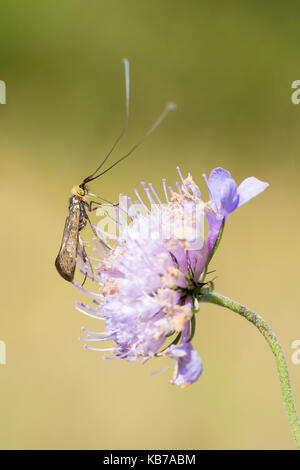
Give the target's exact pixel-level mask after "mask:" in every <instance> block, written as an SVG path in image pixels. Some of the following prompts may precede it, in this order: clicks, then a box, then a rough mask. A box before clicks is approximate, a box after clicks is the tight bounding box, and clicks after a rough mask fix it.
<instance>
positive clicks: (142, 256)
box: [77, 169, 266, 387]
mask: <svg viewBox="0 0 300 470" xmlns="http://www.w3.org/2000/svg"><path fill="white" fill-rule="evenodd" d="M178 171H179V169H178ZM179 175H180V177H181V182H182V184H181V185H180V184H179V183H177V184H176V186H177V191H176V192H175V191H174V190H173V189H172V188H171V187H169V188H168V189H167V186H166V182H165V180H163V190H164V194H165V202H162V201H161V200H160V198H159V196H158V195H157V193H156V191H155V189H154V188H153V186H152V185H151V184H149V185H148V186H146V184H145V183H142V186H143V189H144V191H145V194H146V197H147V200H148V203H147V204H145V202H144V201H143V199H142V197H141V196H140V194H139V192H138V191H137V190H135V194H136V197H137V200H136V201H135V202H133V201H132V200H131V199H130V198H125V197H123V196H120V204H119V207H118V208H116V216H117V220H116V225H115V226H116V228H118V233H117V234H115V235H112V234H110V235H108V234H107V233H105V232H104V231H103V230H102V229H101V228H99V227H95V229H97V230H98V233H99V237H101V238H102V240H103V241H101V239H100V238H99V239H98V240H96V239H95V244H96V248H95V251H96V252H97V254H98V257H97V258H94V260H95V262H94V264H93V270H92V271H91V270H89V266H85V271H88V274H89V277H91V278H92V280H93V281H94V282H96V283H97V285H98V289H97V292H96V293H89V292H88V291H86V290H85V289H84V288H83V287H80V288H81V290H83V291H84V292H86V293H88V294H89V295H91V296H92V297H93V302H94V306H93V307H90V306H87V305H84V304H78V305H77V308H78V310H80V311H81V312H83V313H85V314H86V315H88V316H91V317H95V318H99V319H101V320H103V321H104V322H105V331H103V332H100V333H98V332H92V331H89V330H86V329H83V331H84V332H85V338H84V339H82V340H83V341H86V342H88V343H89V344H91V343H94V342H101V341H105V342H107V341H110V342H112V346H111V347H108V348H107V347H105V348H94V347H91V346H87V345H86V348H88V349H93V350H96V351H110V353H111V356H110V358H115V359H118V358H119V359H124V358H127V359H128V360H129V361H135V360H137V359H139V358H142V359H143V361H146V360H148V359H150V358H155V357H161V356H164V357H169V358H172V359H173V362H172V364H174V363H175V370H174V375H173V379H172V380H171V383H174V384H176V385H180V386H181V387H185V386H187V385H189V384H191V383H194V382H195V381H196V380H198V378H199V377H200V375H201V373H202V370H203V367H202V362H201V360H200V358H199V356H198V354H197V352H196V350H195V349H194V348H193V346H192V344H191V340H192V337H191V333H190V332H191V331H192V330H193V328H192V322H193V321H194V315H195V310H196V303H197V296H196V292H197V295H199V289H201V287H202V286H203V285H204V283H200V282H199V278H200V275H201V273H202V272H203V271H204V269H205V266H206V262H207V259H208V256H209V251H210V248H211V240H212V237H213V236H215V235H216V234H217V231H216V228H217V223H218V224H219V223H220V221H221V222H222V219H223V217H224V216H225V217H227V216H228V214H229V213H230V212H232V211H233V210H234V209H235V208H236V207H238V206H239V205H242V204H244V203H245V202H246V201H247V200H248V199H250V198H251V197H254V195H256V194H258V192H260V191H262V190H263V189H264V188H263V189H261V186H259V183H260V182H259V181H258V180H256V179H255V178H248V179H247V180H245V181H244V182H243V183H242V184H241V185H240V186H239V188H236V185H235V182H234V181H233V180H232V179H231V177H230V174H229V173H228V172H226V171H225V170H222V169H216V170H214V171H213V172H212V173H211V175H210V178H209V181H208V185H209V191H210V196H211V201H210V202H209V203H205V202H203V200H202V198H201V193H200V191H199V188H198V187H197V185H196V184H195V183H194V181H193V179H192V177H191V176H188V178H186V179H183V178H182V176H181V173H180V171H179ZM260 184H263V185H266V184H265V183H260ZM264 187H266V186H264ZM204 216H206V217H207V219H208V221H209V235H208V238H207V240H205V237H204V233H203V225H204V224H203V219H204ZM111 218H112V217H111ZM216 222H217V223H216ZM214 230H215V232H214ZM109 239H110V240H112V241H109ZM78 262H79V261H78Z"/></svg>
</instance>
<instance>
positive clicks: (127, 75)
mask: <svg viewBox="0 0 300 470" xmlns="http://www.w3.org/2000/svg"><path fill="white" fill-rule="evenodd" d="M122 62H123V63H124V68H125V93H126V119H125V124H124V127H123V129H122V132H121V134H120V135H119V137H118V138H117V139H116V141H115V143H114V145H113V146H112V148H111V149H110V151H109V152H108V154H107V155H106V157H105V158H104V160H103V161H102V163H101V164H100V165H99V166H98V168H97V169H96V170H95V171H94V172H93V173H92V174H91V175H90V176H87V177H86V178H85V179H84V180H83V182H82V183H81V184H83V185H84V184H87V183H88V182H89V181H92V180H93V179H94V178H93V176H94V175H95V174H96V173H97V172H98V171H99V170H100V169H101V168H102V166H103V165H104V163H105V162H106V161H107V159H108V157H109V156H110V155H111V153H112V152H113V151H114V149H115V147H116V146H117V144H118V143H119V142H120V140H121V139H122V137H123V135H124V134H125V132H126V129H127V126H128V119H129V99H130V70H129V61H128V59H123V60H122Z"/></svg>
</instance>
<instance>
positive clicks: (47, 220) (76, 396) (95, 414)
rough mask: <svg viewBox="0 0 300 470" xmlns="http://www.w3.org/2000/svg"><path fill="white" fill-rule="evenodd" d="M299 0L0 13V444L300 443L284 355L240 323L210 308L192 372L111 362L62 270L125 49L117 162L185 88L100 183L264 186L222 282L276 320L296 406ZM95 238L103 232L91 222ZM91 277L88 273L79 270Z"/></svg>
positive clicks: (42, 6) (104, 4)
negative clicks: (227, 175)
mask: <svg viewBox="0 0 300 470" xmlns="http://www.w3.org/2000/svg"><path fill="white" fill-rule="evenodd" d="M299 10H300V6H299V3H298V2H296V1H287V2H279V1H273V2H268V1H259V2H258V1H234V2H233V1H227V2H221V1H217V2H216V1H208V0H206V1H199V0H198V1H197V0H195V1H191V0H186V1H185V2H178V1H177V2H174V1H171V0H160V1H158V0H152V1H134V0H127V1H121V0H110V1H95V0H90V1H89V2H84V1H77V0H72V1H70V0H69V1H66V0H60V1H56V0H54V1H53V0H51V1H48V0H47V1H43V2H38V1H26V2H25V1H9V2H8V1H4V2H2V5H1V15H0V79H1V80H4V81H5V82H6V85H7V104H6V105H1V106H0V116H1V126H0V135H1V138H0V155H1V200H2V208H1V218H2V230H1V265H2V270H1V292H2V294H1V325H0V326H1V329H0V339H1V340H3V341H5V343H6V348H7V364H6V365H1V366H0V390H1V401H0V417H1V427H0V447H1V448H2V449H16V448H19V449H51V448H52V449H54V448H55V449H66V448H70V449H80V448H81V449H92V448H98V449H118V448H119V449H120V448H121V449H140V448H144V449H167V448H169V449H216V448H219V449H229V448H230V449H254V448H257V449H264V448H271V449H278V448H284V449H289V448H291V449H293V448H295V445H294V442H293V438H292V437H291V433H290V429H289V425H288V420H287V416H286V414H285V409H284V406H283V403H282V400H281V393H280V387H279V382H278V377H277V372H276V368H275V363H274V360H273V357H272V354H271V351H270V350H269V348H268V346H267V344H266V342H265V341H264V339H263V338H262V337H261V336H260V334H259V333H258V332H257V331H256V330H255V328H253V327H252V326H251V325H250V324H249V323H247V322H246V321H245V320H244V319H242V318H239V317H238V316H237V315H235V314H233V313H232V312H230V311H226V310H223V309H221V308H219V307H216V306H212V305H207V306H203V308H202V311H201V312H200V314H199V316H198V323H197V333H196V337H195V340H194V345H195V347H196V348H197V350H198V352H199V354H200V356H201V358H202V360H203V363H204V373H203V375H202V377H201V379H200V380H199V381H198V383H196V384H194V385H193V386H191V387H189V388H187V389H184V390H182V389H180V388H176V387H175V386H171V385H170V384H169V383H168V379H169V378H170V376H171V371H170V370H169V371H168V372H165V373H162V374H159V375H157V376H155V377H149V374H150V372H152V371H154V370H157V369H159V368H160V367H161V366H162V365H165V364H166V363H167V362H166V363H165V362H163V361H152V362H151V361H150V362H149V363H147V364H146V365H144V366H142V365H141V364H140V363H135V364H129V363H127V362H125V361H103V360H102V356H101V353H99V354H98V353H95V352H91V351H86V350H84V349H83V345H82V343H80V342H79V341H78V336H79V335H80V328H81V327H82V326H85V327H87V328H89V329H92V330H93V329H101V325H100V324H98V323H99V322H97V321H96V320H93V319H89V318H87V317H84V316H83V315H81V314H80V313H79V312H77V311H76V310H75V309H74V304H75V301H76V300H77V299H80V300H86V299H85V298H84V297H83V296H82V295H81V293H80V292H79V291H77V290H76V289H75V288H74V287H72V286H71V285H70V284H68V283H66V282H64V281H63V280H62V279H61V278H60V277H59V276H58V274H57V272H56V270H55V268H54V259H55V257H56V255H57V251H58V248H59V245H60V241H61V236H62V230H63V226H64V220H65V216H66V213H67V199H68V197H69V195H70V189H71V187H72V186H73V185H75V184H78V183H80V182H81V180H82V178H83V177H85V176H87V175H88V174H90V173H91V172H92V171H93V170H94V169H95V167H96V166H97V164H98V162H99V159H100V160H101V158H102V157H103V156H104V155H105V153H106V152H107V151H108V150H109V148H110V146H111V145H112V143H113V141H114V139H115V137H116V136H117V134H118V133H119V131H120V129H121V127H122V124H123V121H124V114H125V113H124V79H123V66H122V63H121V59H122V58H123V57H127V58H128V59H129V60H130V62H131V73H132V74H131V116H130V125H129V129H128V133H127V135H126V137H125V138H124V139H123V141H122V143H121V145H120V147H119V149H118V151H117V152H116V153H115V158H116V157H117V156H121V155H122V154H123V153H124V152H125V151H126V150H127V149H128V148H129V147H130V145H132V144H134V143H135V142H136V141H137V140H138V139H139V137H140V136H141V135H142V134H143V133H144V132H145V131H146V130H147V129H148V128H149V126H150V125H151V123H152V122H153V120H154V119H155V118H156V117H157V115H158V114H159V112H160V111H161V109H162V108H163V106H164V104H165V103H166V102H167V101H170V100H174V101H176V102H177V105H178V109H177V111H176V113H172V114H171V115H170V116H169V117H168V119H167V120H166V121H165V122H164V123H163V124H162V125H161V127H160V128H159V129H158V130H157V131H156V132H155V134H154V135H153V136H152V137H151V138H150V139H149V140H148V141H147V142H146V143H145V144H144V145H143V146H142V147H141V148H140V149H139V150H138V151H137V152H136V153H135V155H134V156H132V158H131V159H129V160H128V161H127V162H126V163H125V162H124V164H121V165H120V166H118V167H117V168H115V169H114V170H113V171H112V172H111V173H108V174H107V175H105V176H104V177H103V178H102V179H100V180H97V181H96V182H94V184H91V190H92V192H95V193H97V194H99V195H102V196H103V197H105V198H107V199H110V200H116V199H117V197H118V193H119V192H122V193H125V194H132V189H133V188H134V187H135V186H137V185H139V183H140V181H141V180H146V181H151V182H152V183H154V184H155V187H156V188H160V185H161V179H162V178H163V177H167V178H168V181H169V182H170V183H171V184H174V182H175V181H176V179H177V174H176V165H180V167H181V169H182V172H183V173H184V174H187V173H188V172H191V173H192V175H193V177H194V179H195V180H196V181H197V182H198V183H199V184H201V186H202V188H203V190H204V194H205V195H206V192H205V188H204V187H205V185H204V182H203V179H202V173H203V172H206V173H209V172H210V171H211V169H213V168H214V167H216V166H223V167H224V168H226V169H228V170H230V171H231V172H232V175H233V176H234V178H235V179H236V180H237V182H240V181H241V180H243V179H244V178H245V177H247V176H250V175H254V176H256V177H258V178H260V179H262V180H264V181H268V182H269V183H270V188H269V189H268V190H267V191H266V192H265V193H264V194H263V195H261V196H259V197H258V198H256V199H255V200H253V201H251V202H250V203H249V204H247V206H245V207H244V208H243V209H241V210H239V211H237V212H236V213H235V214H234V215H233V216H232V217H231V218H230V221H229V223H228V225H227V226H226V230H225V234H224V237H223V241H222V245H221V247H220V248H219V251H218V252H217V254H216V256H215V258H214V260H213V263H212V267H213V268H214V269H216V270H217V273H216V274H217V276H218V279H217V280H216V290H217V291H218V292H221V293H223V294H225V295H227V296H230V297H232V298H234V299H236V300H239V301H240V302H242V303H244V304H246V305H248V306H249V307H251V308H253V309H254V310H256V311H257V313H259V314H261V315H262V316H263V317H264V318H265V320H266V321H267V322H268V323H269V324H270V325H271V326H272V328H273V329H274V331H275V332H276V334H277V335H278V336H279V339H280V341H281V343H282V346H283V348H284V350H285V352H286V355H287V362H288V366H289V370H290V375H291V382H292V386H293V390H294V395H295V398H296V402H297V404H298V407H300V364H299V365H298V366H297V365H294V364H293V363H292V362H291V354H292V351H293V350H292V349H291V343H292V342H293V341H294V340H295V339H300V307H299V301H298V289H299V287H298V273H299V269H298V262H299V255H300V248H299V243H298V241H299V238H300V222H299V218H298V214H299V208H300V194H299V170H300V162H299V152H300V133H299V123H300V105H299V106H296V105H293V104H292V102H291V92H292V90H291V83H292V82H293V81H294V80H297V79H300V67H299V41H300V29H299V13H300V11H299ZM85 239H86V240H88V239H91V236H90V233H89V231H88V230H87V231H86V233H85ZM78 279H79V280H80V279H82V277H80V276H78Z"/></svg>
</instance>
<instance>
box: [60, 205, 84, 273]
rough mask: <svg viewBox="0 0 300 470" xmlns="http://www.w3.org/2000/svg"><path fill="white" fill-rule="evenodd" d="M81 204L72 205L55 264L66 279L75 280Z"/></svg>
mask: <svg viewBox="0 0 300 470" xmlns="http://www.w3.org/2000/svg"><path fill="white" fill-rule="evenodd" d="M79 220H80V206H79V204H73V205H71V207H70V209H69V214H68V217H67V218H66V223H65V228H64V233H63V237H62V241H61V246H60V250H59V253H58V255H57V257H56V260H55V266H56V269H57V271H58V272H59V274H60V275H61V276H62V277H63V278H64V279H65V280H66V281H69V282H71V281H73V279H74V273H75V268H76V256H77V250H78V239H79Z"/></svg>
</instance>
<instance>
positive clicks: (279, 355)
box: [198, 292, 300, 449]
mask: <svg viewBox="0 0 300 470" xmlns="http://www.w3.org/2000/svg"><path fill="white" fill-rule="evenodd" d="M198 301H199V302H210V303H213V304H217V305H221V306H222V307H226V308H229V309H230V310H232V311H233V312H236V313H238V314H239V315H241V316H242V317H244V318H246V319H247V320H248V321H250V322H251V323H253V325H254V326H256V328H257V329H258V330H259V331H260V332H261V334H262V335H263V336H264V337H265V338H266V340H267V342H268V343H269V346H270V347H271V349H272V352H273V354H274V356H275V361H276V365H277V370H278V374H279V380H280V385H281V391H282V396H283V401H284V404H285V407H286V411H287V415H288V418H289V422H290V425H291V428H292V432H293V435H294V438H295V441H296V444H297V447H298V448H299V449H300V421H299V418H298V415H297V411H296V407H295V403H294V399H293V395H292V390H291V385H290V380H289V374H288V369H287V364H286V359H285V356H284V354H283V351H282V349H281V346H280V344H279V341H278V339H277V337H276V335H275V334H274V333H273V331H272V330H271V328H270V327H269V325H268V324H267V323H266V322H265V321H264V320H263V318H262V317H260V316H259V315H257V314H256V313H255V312H253V311H252V310H250V309H249V308H247V307H244V306H243V305H241V304H239V303H238V302H235V301H234V300H231V299H229V298H228V297H224V296H223V295H221V294H217V293H216V292H211V293H208V294H204V295H200V296H199V297H198Z"/></svg>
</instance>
